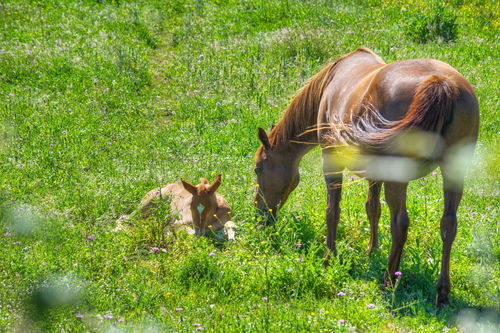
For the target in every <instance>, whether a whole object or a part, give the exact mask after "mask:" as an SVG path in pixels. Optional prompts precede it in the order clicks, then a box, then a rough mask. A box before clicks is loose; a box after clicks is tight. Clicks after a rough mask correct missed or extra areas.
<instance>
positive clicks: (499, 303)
mask: <svg viewBox="0 0 500 333" xmlns="http://www.w3.org/2000/svg"><path fill="white" fill-rule="evenodd" d="M499 13H500V7H499V4H498V2H496V1H493V0H490V1H480V0H472V1H461V0H450V1H447V2H445V3H442V2H435V1H431V0H395V1H387V0H366V1H361V0H347V1H340V0H323V1H309V0H307V1H302V0H281V1H278V0H276V1H264V0H257V1H250V0H243V1H236V0H227V1H222V0H212V1H206V0H135V1H132V0H131V1H127V0H109V1H107V0H94V1H92V0H80V1H72V0H39V1H36V0H30V1H25V0H2V1H0V173H1V175H2V176H1V178H0V203H1V210H0V215H1V223H0V247H1V249H2V250H1V255H0V331H5V332H10V331H14V332H28V331H48V332H52V331H61V332H62V331H64V332H80V331H87V332H94V331H96V332H132V331H134V332H135V331H144V332H151V331H158V332H163V331H181V332H189V331H194V330H206V331H215V332H226V331H228V332H229V331H230V332H254V331H255V332H263V331H266V332H267V331H269V332H277V331H293V332H303V331H313V332H319V331H325V332H331V331H334V332H343V331H361V332H401V331H403V332H406V331H412V332H435V331H448V332H457V331H471V332H493V331H495V330H496V329H498V325H499V321H500V319H499V317H500V315H499V313H500V298H499V297H500V290H499V286H500V265H499V259H500V234H499V232H498V231H499V230H498V229H499V219H498V216H499V214H498V207H500V203H499V200H498V198H499V192H498V189H499V177H498V174H499V171H500V168H499V161H498V152H499V150H498V143H497V141H496V140H497V135H498V131H499V129H500V128H499V126H498V121H497V118H496V117H497V116H498V110H499V98H498V92H499V87H500V82H499V75H498V69H499V68H500V67H499V61H498V54H500V48H499V44H498V39H499V22H500V21H499ZM359 46H366V47H368V48H370V49H371V50H373V51H374V52H375V53H377V54H378V55H380V56H381V57H382V58H383V59H384V60H385V61H386V62H392V61H397V60H402V59H409V58H435V59H439V60H442V61H444V62H447V63H449V64H450V65H452V66H454V67H455V68H456V69H457V70H458V71H459V72H461V73H462V74H463V75H464V76H465V77H466V78H467V79H468V80H469V82H471V84H472V85H473V86H474V89H475V92H476V94H477V98H478V100H479V103H480V112H481V127H480V136H479V144H478V147H477V150H476V154H475V160H474V163H473V164H474V167H473V168H471V169H470V170H469V172H468V176H467V180H466V190H465V193H464V198H463V200H462V204H461V205H460V209H459V213H458V219H459V226H458V234H457V238H456V240H455V243H454V246H453V251H452V257H451V283H452V292H451V295H450V296H451V304H450V305H449V306H448V307H446V308H443V309H436V307H435V306H434V297H435V282H436V280H437V277H438V273H439V264H440V258H441V239H440V235H439V220H440V217H441V213H442V202H443V199H442V190H441V181H442V179H441V176H440V173H439V172H438V173H436V174H432V175H429V176H427V177H425V178H422V179H419V180H417V181H414V182H412V183H411V184H410V186H409V192H408V193H409V196H408V210H409V214H410V220H411V222H410V229H409V234H408V241H407V243H406V246H405V250H404V254H403V259H402V265H401V269H400V270H401V272H402V276H401V279H400V280H399V283H398V285H397V288H393V289H392V290H391V289H383V288H382V287H381V282H382V274H383V272H384V269H385V267H386V261H387V256H388V251H389V249H390V240H391V238H390V230H389V215H388V209H387V207H386V205H384V203H383V205H382V217H381V222H380V246H381V248H380V251H378V252H377V253H375V255H374V256H372V257H371V258H368V255H367V246H368V241H369V225H368V221H367V217H366V214H365V209H364V201H365V200H366V192H367V186H366V182H359V183H354V184H352V185H348V186H346V187H345V188H344V194H343V201H342V206H341V207H342V210H343V212H342V216H341V223H340V226H339V244H338V250H339V255H338V257H337V258H336V259H335V260H334V261H333V263H332V264H331V265H330V266H329V267H327V268H324V267H323V253H324V247H325V245H324V244H325V231H326V226H325V189H324V182H323V176H322V171H321V156H320V155H321V154H320V150H319V149H318V148H316V149H315V150H313V151H312V152H311V153H309V154H308V155H307V156H306V157H305V158H304V159H303V161H302V163H301V165H300V173H301V183H300V185H299V186H298V188H297V189H296V190H295V191H294V193H293V194H292V195H291V196H290V198H289V200H288V202H287V204H286V205H285V207H284V209H283V210H282V211H281V214H280V217H279V220H278V221H277V223H276V224H275V225H274V226H271V227H267V228H264V227H262V226H261V225H260V224H259V223H258V221H257V220H256V219H255V209H254V207H253V204H252V201H253V195H254V188H255V186H254V185H255V184H254V181H255V175H254V173H253V167H254V165H253V156H254V152H255V150H256V149H257V148H258V146H259V144H260V143H259V141H258V138H257V127H259V126H260V127H263V128H265V129H269V128H270V127H271V125H272V124H274V123H276V122H277V121H278V120H279V118H280V116H281V113H282V111H283V110H284V109H285V107H286V105H287V104H288V102H289V101H290V99H291V97H292V96H293V95H294V93H295V91H296V90H297V89H298V88H300V87H302V85H303V84H304V83H305V82H306V81H307V79H308V78H309V77H310V76H312V75H313V74H314V73H316V72H317V71H318V70H319V69H320V68H321V67H322V66H324V65H325V64H327V63H328V62H330V61H334V60H335V59H336V58H337V57H338V56H340V55H342V54H344V53H347V52H350V51H352V50H354V49H356V48H357V47H359ZM495 115H497V116H495ZM218 173H221V174H222V177H223V178H222V179H223V180H222V182H223V183H222V185H221V187H220V188H219V193H221V194H222V195H223V196H224V197H225V198H226V199H227V200H228V202H229V203H230V205H231V206H232V208H233V211H234V218H233V220H234V222H235V223H236V224H238V229H237V235H236V241H235V242H230V243H219V242H216V241H214V240H212V239H209V238H203V237H202V238H194V237H192V236H190V235H187V234H185V233H182V232H181V233H175V234H174V235H171V236H168V237H167V236H165V234H164V231H165V229H166V228H168V218H167V217H166V216H168V209H167V208H165V207H160V209H158V212H157V214H156V215H155V217H153V218H150V219H148V220H146V221H139V220H138V221H134V222H135V223H134V226H132V227H130V228H129V229H128V230H127V231H125V232H116V231H115V227H116V223H115V221H116V220H117V219H118V218H119V216H121V215H122V214H128V213H130V212H132V211H133V210H134V209H135V207H137V204H138V202H139V200H140V199H141V198H142V196H143V195H144V194H145V193H146V192H148V191H149V190H151V189H153V188H155V187H159V186H161V185H164V184H167V183H172V182H177V181H178V180H179V178H180V177H183V178H184V179H186V180H188V181H190V182H192V183H196V182H197V180H198V178H199V177H207V178H209V179H210V180H211V179H213V178H214V177H215V175H216V174H218ZM352 176H353V175H351V174H349V173H346V174H345V176H344V177H345V178H346V179H347V178H348V177H352ZM382 200H383V196H382ZM299 244H300V245H299ZM394 289H396V290H394Z"/></svg>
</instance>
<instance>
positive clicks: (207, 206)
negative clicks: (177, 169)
mask: <svg viewBox="0 0 500 333" xmlns="http://www.w3.org/2000/svg"><path fill="white" fill-rule="evenodd" d="M181 182H182V186H183V187H184V188H185V189H186V190H187V191H188V192H189V193H191V194H192V195H193V198H192V200H191V206H190V209H191V214H192V216H193V225H194V230H195V232H196V234H197V235H202V234H205V233H206V232H207V231H208V226H209V221H210V219H211V218H212V217H213V216H214V215H215V213H216V211H217V208H218V205H217V196H216V195H215V191H217V189H218V188H219V186H220V184H221V175H218V176H217V177H215V179H214V181H213V182H212V184H209V183H208V180H207V179H205V178H201V179H200V184H198V185H196V186H195V185H192V184H190V183H188V182H186V181H184V180H183V179H181Z"/></svg>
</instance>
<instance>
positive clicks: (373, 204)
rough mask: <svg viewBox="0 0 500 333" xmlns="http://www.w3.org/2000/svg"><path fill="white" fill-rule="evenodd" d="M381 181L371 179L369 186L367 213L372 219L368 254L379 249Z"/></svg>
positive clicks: (369, 218) (370, 219)
mask: <svg viewBox="0 0 500 333" xmlns="http://www.w3.org/2000/svg"><path fill="white" fill-rule="evenodd" d="M381 188H382V183H381V182H375V181H370V182H369V188H368V199H367V200H366V204H365V207H366V215H368V220H369V221H370V244H369V246H368V255H371V254H372V253H373V251H374V250H377V249H378V221H379V220H380V190H381Z"/></svg>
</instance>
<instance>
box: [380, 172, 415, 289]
mask: <svg viewBox="0 0 500 333" xmlns="http://www.w3.org/2000/svg"><path fill="white" fill-rule="evenodd" d="M384 186H385V199H386V201H387V205H388V206H389V210H390V212H391V235H392V245H391V253H390V255H389V262H388V269H387V272H386V274H385V276H384V283H385V285H386V286H391V285H394V282H395V280H396V278H397V277H396V274H395V273H396V272H397V270H398V268H399V263H400V261H401V255H402V254H403V247H404V245H405V243H406V237H407V235H408V226H409V224H410V219H409V218H408V212H407V210H406V189H407V186H408V183H392V182H386V183H385V185H384Z"/></svg>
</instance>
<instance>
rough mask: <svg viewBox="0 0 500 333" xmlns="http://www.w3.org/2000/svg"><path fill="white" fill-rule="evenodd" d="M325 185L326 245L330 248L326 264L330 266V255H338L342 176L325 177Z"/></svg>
mask: <svg viewBox="0 0 500 333" xmlns="http://www.w3.org/2000/svg"><path fill="white" fill-rule="evenodd" d="M325 184H326V191H327V203H326V225H327V234H326V245H327V247H328V251H329V252H328V253H327V255H326V259H327V261H326V264H327V265H328V259H329V256H330V255H332V254H333V255H334V256H336V255H337V247H336V241H337V226H338V224H339V220H340V200H341V199H342V174H340V177H339V176H338V175H335V176H330V175H325Z"/></svg>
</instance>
